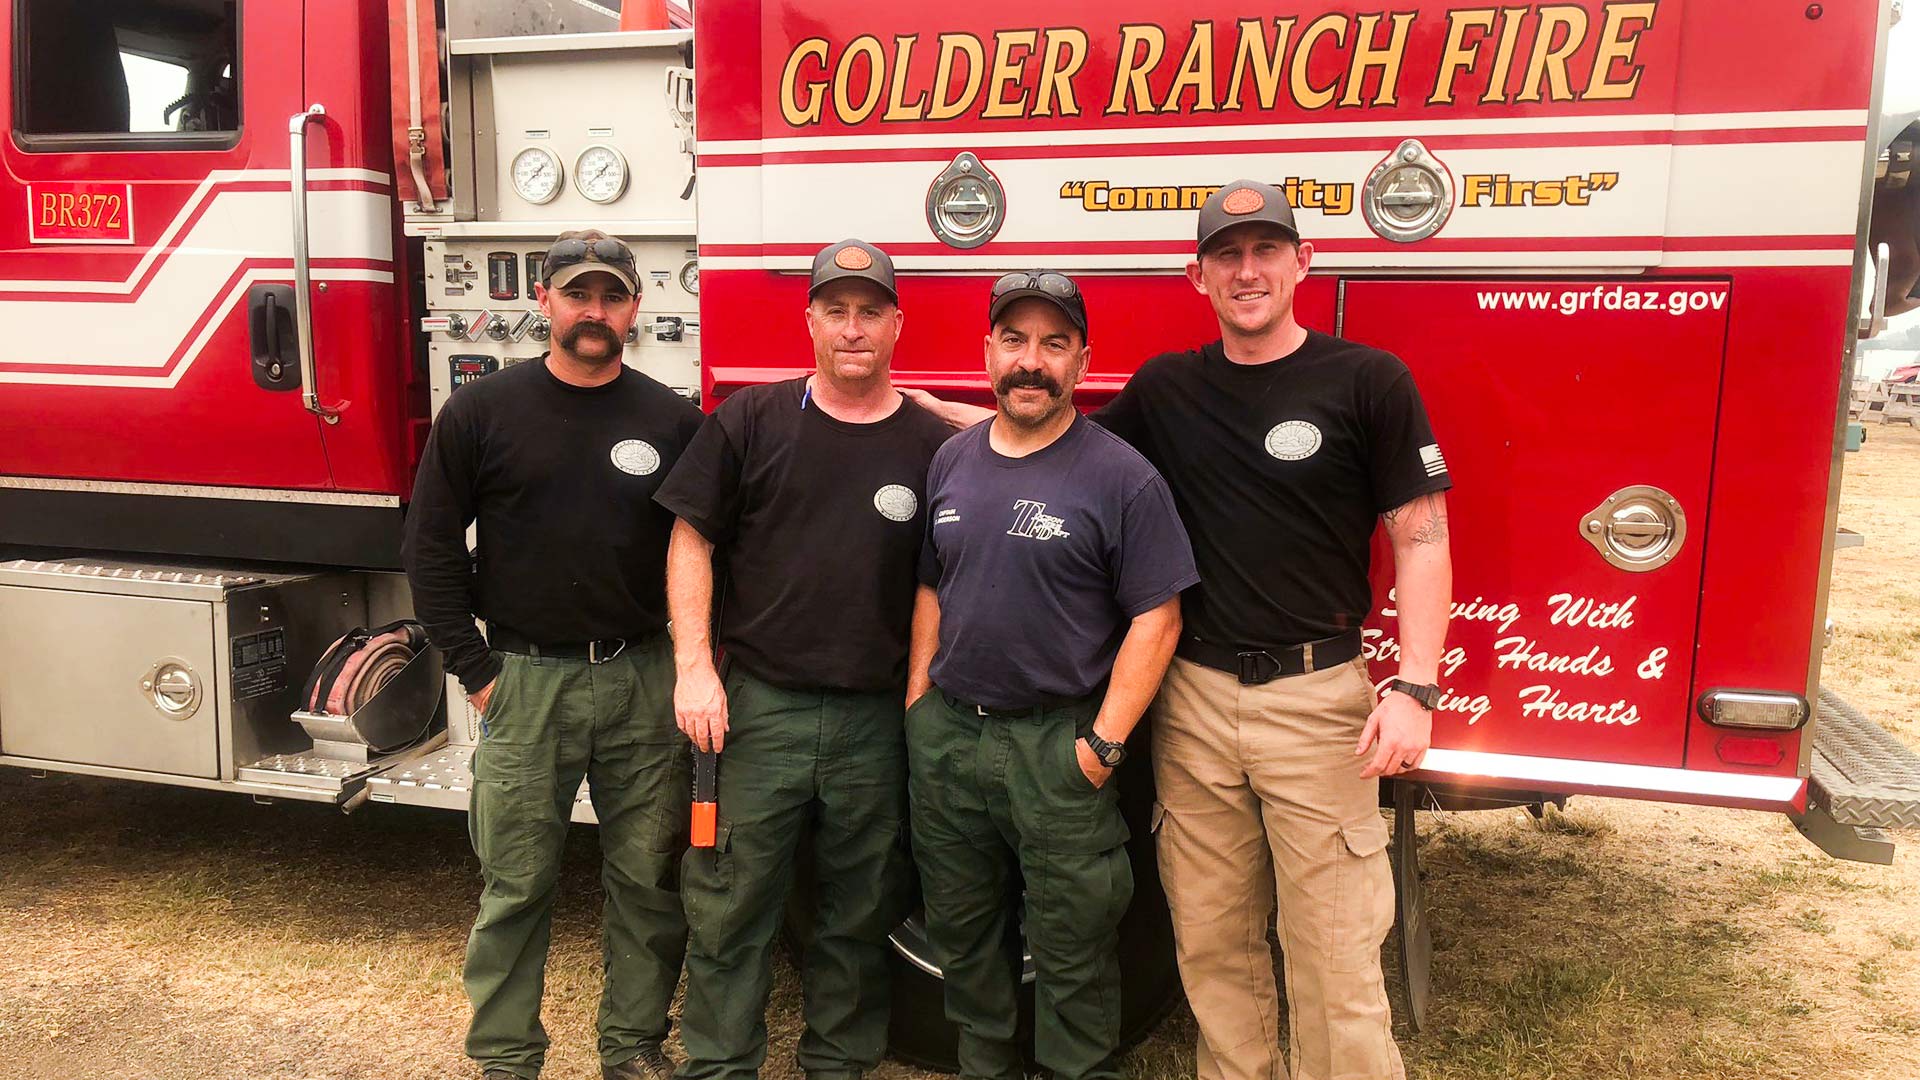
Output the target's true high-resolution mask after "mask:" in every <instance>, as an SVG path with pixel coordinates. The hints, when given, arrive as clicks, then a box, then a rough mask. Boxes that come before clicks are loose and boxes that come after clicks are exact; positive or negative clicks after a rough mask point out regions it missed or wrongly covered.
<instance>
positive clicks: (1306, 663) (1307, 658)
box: [1300, 641, 1313, 675]
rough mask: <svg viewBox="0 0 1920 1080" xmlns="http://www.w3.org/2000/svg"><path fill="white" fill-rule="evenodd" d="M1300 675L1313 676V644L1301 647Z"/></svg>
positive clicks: (1309, 643) (1308, 643)
mask: <svg viewBox="0 0 1920 1080" xmlns="http://www.w3.org/2000/svg"><path fill="white" fill-rule="evenodd" d="M1300 674H1302V675H1311V674H1313V642H1311V641H1309V642H1307V643H1306V644H1305V645H1302V646H1300Z"/></svg>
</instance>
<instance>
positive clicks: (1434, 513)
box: [1380, 494, 1447, 544]
mask: <svg viewBox="0 0 1920 1080" xmlns="http://www.w3.org/2000/svg"><path fill="white" fill-rule="evenodd" d="M1419 511H1425V516H1424V520H1421V521H1420V524H1419V525H1418V526H1416V527H1415V528H1414V530H1413V532H1412V533H1411V534H1410V535H1409V536H1408V537H1407V539H1409V540H1412V541H1413V542H1414V543H1416V544H1438V543H1440V542H1442V541H1444V540H1445V539H1446V538H1447V511H1446V504H1445V503H1444V502H1442V501H1441V498H1440V496H1439V495H1437V494H1432V495H1422V496H1420V497H1419V498H1416V499H1414V500H1413V501H1412V502H1407V503H1402V504H1401V505H1399V506H1396V507H1394V508H1393V509H1391V510H1389V511H1387V512H1386V513H1384V514H1382V515H1380V516H1381V517H1382V518H1384V519H1385V520H1386V523H1387V528H1388V529H1390V530H1391V529H1393V528H1394V527H1396V526H1398V525H1399V524H1400V519H1401V518H1402V517H1404V516H1409V515H1411V516H1413V517H1414V518H1416V519H1418V518H1420V517H1421V514H1420V513H1419Z"/></svg>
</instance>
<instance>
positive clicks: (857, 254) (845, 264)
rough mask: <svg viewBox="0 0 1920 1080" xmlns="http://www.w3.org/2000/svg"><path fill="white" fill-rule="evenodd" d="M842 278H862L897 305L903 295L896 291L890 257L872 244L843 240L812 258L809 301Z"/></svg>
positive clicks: (808, 291)
mask: <svg viewBox="0 0 1920 1080" xmlns="http://www.w3.org/2000/svg"><path fill="white" fill-rule="evenodd" d="M842 278H859V279H860V280H862V281H871V282H873V283H874V284H875V285H878V286H880V288H882V289H883V290H885V291H886V294H887V298H888V299H890V300H892V301H893V302H894V303H896V304H897V303H899V302H900V294H899V292H897V291H896V290H895V289H894V287H893V260H892V259H890V258H888V257H887V253H886V252H884V251H881V250H880V249H879V248H877V247H874V246H873V245H872V244H869V243H866V242H864V241H860V240H842V241H840V242H839V243H837V244H828V245H827V246H826V247H823V248H821V249H820V253H819V254H818V255H815V256H814V257H813V273H812V275H811V276H810V277H809V278H808V280H807V299H809V300H811V299H813V297H814V294H816V293H818V292H819V291H820V289H821V288H822V287H823V286H825V285H826V284H828V283H829V282H834V281H839V280H841V279H842Z"/></svg>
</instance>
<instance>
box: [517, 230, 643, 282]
mask: <svg viewBox="0 0 1920 1080" xmlns="http://www.w3.org/2000/svg"><path fill="white" fill-rule="evenodd" d="M594 273H600V274H612V275H613V276H614V277H616V278H619V279H620V283H621V284H623V285H625V286H626V287H627V291H628V292H630V293H634V294H636V295H638V294H639V292H640V271H639V269H638V268H637V267H635V266H634V262H633V249H632V248H630V247H628V246H627V245H626V243H625V241H622V240H620V239H619V238H617V237H612V236H608V235H607V234H606V233H603V232H601V231H600V230H599V229H574V230H572V231H570V232H563V233H561V234H560V235H559V236H556V237H554V238H553V243H552V244H551V245H549V246H548V247H547V254H546V257H545V258H543V259H541V260H540V279H541V280H540V284H542V285H545V286H546V287H547V288H549V289H558V288H561V287H562V286H564V285H566V283H567V282H569V281H572V280H573V279H574V278H577V277H580V276H582V275H585V274H594Z"/></svg>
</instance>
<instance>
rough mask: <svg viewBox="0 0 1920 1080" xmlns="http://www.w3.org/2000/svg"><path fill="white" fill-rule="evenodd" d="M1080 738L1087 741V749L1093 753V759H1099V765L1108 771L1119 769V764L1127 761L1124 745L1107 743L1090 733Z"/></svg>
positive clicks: (1125, 746)
mask: <svg viewBox="0 0 1920 1080" xmlns="http://www.w3.org/2000/svg"><path fill="white" fill-rule="evenodd" d="M1081 738H1083V739H1085V740H1087V747H1088V749H1090V750H1092V751H1093V756H1094V757H1097V758H1099V759H1100V764H1102V765H1105V766H1106V767H1107V768H1109V769H1117V768H1119V767H1120V763H1121V762H1123V761H1125V760H1127V745H1126V744H1125V743H1117V742H1108V741H1107V740H1105V739H1103V738H1101V737H1100V736H1098V735H1095V734H1094V733H1093V732H1091V731H1089V732H1087V733H1086V734H1085V735H1083V736H1081Z"/></svg>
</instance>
